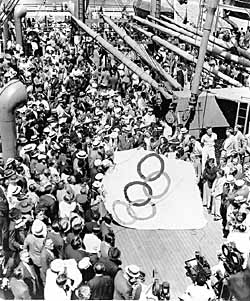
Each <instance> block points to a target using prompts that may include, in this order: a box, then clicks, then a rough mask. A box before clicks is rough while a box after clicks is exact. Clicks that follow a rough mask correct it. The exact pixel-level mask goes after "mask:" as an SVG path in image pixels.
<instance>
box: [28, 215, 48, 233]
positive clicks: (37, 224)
mask: <svg viewBox="0 0 250 301" xmlns="http://www.w3.org/2000/svg"><path fill="white" fill-rule="evenodd" d="M31 232H32V234H33V235H35V236H43V237H45V236H46V233H47V227H46V225H45V224H44V223H43V222H42V221H40V220H39V219H35V220H34V222H33V224H32V227H31Z"/></svg>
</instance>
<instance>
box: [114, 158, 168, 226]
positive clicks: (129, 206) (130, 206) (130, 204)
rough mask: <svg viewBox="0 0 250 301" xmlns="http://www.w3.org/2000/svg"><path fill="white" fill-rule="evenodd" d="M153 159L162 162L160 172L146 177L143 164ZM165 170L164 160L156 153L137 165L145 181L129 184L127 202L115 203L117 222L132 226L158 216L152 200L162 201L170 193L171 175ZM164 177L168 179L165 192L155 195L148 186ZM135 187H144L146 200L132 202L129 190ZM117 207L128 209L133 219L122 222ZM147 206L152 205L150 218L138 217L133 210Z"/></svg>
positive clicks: (139, 173) (126, 195)
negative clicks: (121, 206) (136, 222)
mask: <svg viewBox="0 0 250 301" xmlns="http://www.w3.org/2000/svg"><path fill="white" fill-rule="evenodd" d="M151 157H155V158H157V159H158V160H159V162H160V170H159V171H154V172H152V173H150V174H149V175H147V176H146V175H144V174H143V172H142V165H143V163H144V162H145V161H146V160H147V159H149V158H151ZM164 168H165V164H164V160H163V158H162V157H161V156H160V155H158V154H156V153H150V154H148V155H146V156H144V157H143V158H142V159H141V160H140V161H139V162H138V164H137V173H138V175H139V176H140V178H141V179H142V180H143V181H133V182H129V183H128V184H126V185H125V187H124V197H125V200H126V201H122V200H116V201H114V202H113V214H114V215H115V217H116V218H115V219H116V221H117V222H119V223H121V224H123V225H131V224H133V223H134V222H135V221H136V220H141V221H143V220H147V219H151V218H152V217H154V216H155V214H156V206H155V203H153V202H152V200H156V199H161V198H162V197H163V196H164V195H165V194H166V193H167V191H168V189H169V187H170V182H171V180H170V177H169V175H168V174H167V173H166V172H165V171H164ZM162 175H164V177H165V179H166V183H167V184H166V186H165V187H164V189H163V191H162V192H161V193H159V194H157V195H153V189H152V187H151V186H150V185H149V184H148V182H153V181H156V180H157V179H159V178H160V177H161V176H162ZM134 185H141V186H142V187H143V192H144V193H145V196H146V199H136V200H133V201H132V200H130V198H129V196H128V190H129V188H130V187H132V186H134ZM117 205H123V206H125V207H126V209H127V212H128V214H129V216H130V217H131V219H130V220H128V221H124V220H121V219H120V217H119V216H118V214H117V212H116V206H117ZM147 205H151V213H150V214H149V215H148V216H138V215H136V213H135V210H134V209H133V207H145V206H147Z"/></svg>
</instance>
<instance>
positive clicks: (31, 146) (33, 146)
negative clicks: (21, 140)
mask: <svg viewBox="0 0 250 301" xmlns="http://www.w3.org/2000/svg"><path fill="white" fill-rule="evenodd" d="M35 149H36V144H35V143H30V144H27V145H25V146H24V147H23V151H24V152H25V153H28V152H31V151H34V150H35Z"/></svg>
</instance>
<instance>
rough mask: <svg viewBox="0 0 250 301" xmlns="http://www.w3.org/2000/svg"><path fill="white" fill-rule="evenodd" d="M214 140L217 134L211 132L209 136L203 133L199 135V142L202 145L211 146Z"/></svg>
mask: <svg viewBox="0 0 250 301" xmlns="http://www.w3.org/2000/svg"><path fill="white" fill-rule="evenodd" d="M215 140H217V135H216V134H215V133H212V135H211V136H209V135H208V134H205V135H203V136H202V137H201V143H203V144H204V147H207V148H213V147H214V145H215Z"/></svg>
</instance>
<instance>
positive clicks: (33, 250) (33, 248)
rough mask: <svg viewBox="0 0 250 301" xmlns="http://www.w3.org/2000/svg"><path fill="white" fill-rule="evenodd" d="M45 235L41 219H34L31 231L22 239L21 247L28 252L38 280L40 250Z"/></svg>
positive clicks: (39, 276)
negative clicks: (22, 244)
mask: <svg viewBox="0 0 250 301" xmlns="http://www.w3.org/2000/svg"><path fill="white" fill-rule="evenodd" d="M46 235H47V227H46V225H45V224H44V223H43V222H42V221H40V220H38V219H36V220H34V222H33V224H32V227H31V233H30V234H28V235H27V237H26V238H25V240H24V246H23V249H24V250H26V251H28V252H29V255H30V258H31V259H32V262H33V264H34V266H35V270H36V273H37V276H38V278H39V280H40V279H41V274H40V273H41V272H40V271H41V252H42V249H43V246H44V242H45V238H46Z"/></svg>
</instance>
